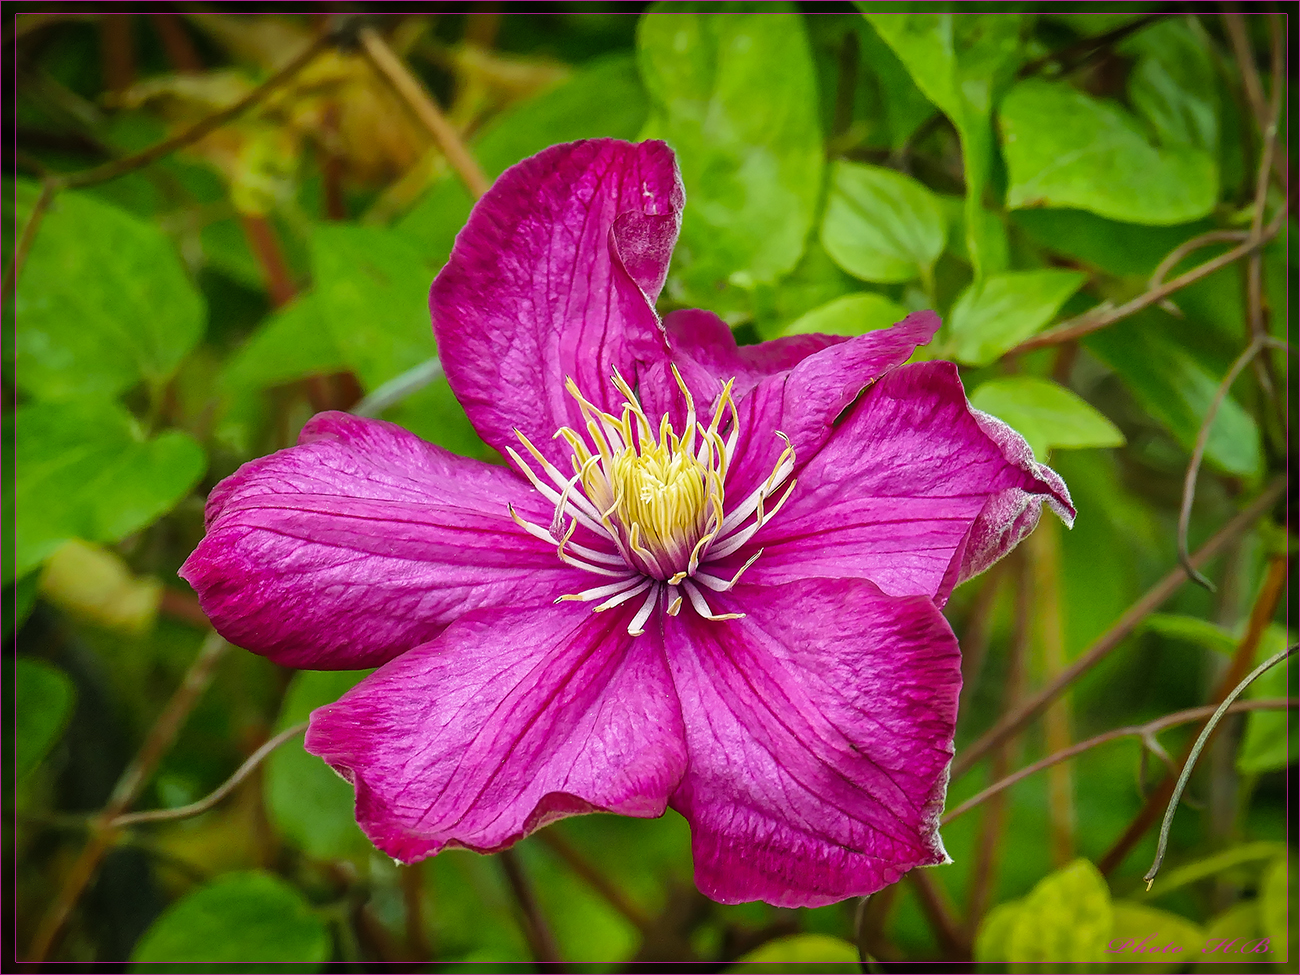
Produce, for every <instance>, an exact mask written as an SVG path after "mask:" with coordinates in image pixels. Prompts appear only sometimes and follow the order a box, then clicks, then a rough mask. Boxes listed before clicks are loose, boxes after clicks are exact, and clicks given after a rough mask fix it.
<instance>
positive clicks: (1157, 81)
mask: <svg viewBox="0 0 1300 975" xmlns="http://www.w3.org/2000/svg"><path fill="white" fill-rule="evenodd" d="M1192 24H1193V22H1192V21H1191V20H1190V18H1189V19H1186V20H1183V19H1176V18H1172V17H1171V18H1167V19H1164V20H1161V21H1158V22H1157V23H1154V24H1152V25H1151V26H1149V27H1147V28H1146V29H1145V30H1142V31H1140V32H1139V33H1137V34H1136V35H1134V36H1133V37H1131V38H1127V39H1126V40H1125V42H1124V43H1123V44H1121V46H1120V50H1121V51H1122V53H1125V54H1136V55H1138V59H1137V63H1136V64H1134V65H1133V70H1132V72H1131V73H1130V74H1129V77H1128V97H1129V102H1130V103H1131V104H1132V105H1133V108H1134V109H1135V110H1136V111H1137V114H1138V116H1139V117H1141V118H1142V119H1144V120H1145V121H1146V122H1147V123H1148V124H1149V125H1150V126H1151V128H1152V130H1153V131H1154V132H1155V136H1156V141H1157V142H1158V143H1159V144H1160V145H1162V146H1186V147H1188V148H1192V149H1201V150H1204V151H1205V152H1207V153H1209V154H1210V155H1211V156H1213V157H1216V158H1217V157H1218V153H1219V88H1218V84H1217V82H1216V78H1215V69H1214V61H1213V59H1212V58H1211V55H1210V51H1209V48H1208V47H1207V45H1206V43H1205V37H1204V34H1203V33H1202V32H1199V31H1197V30H1195V29H1194V28H1193V26H1192Z"/></svg>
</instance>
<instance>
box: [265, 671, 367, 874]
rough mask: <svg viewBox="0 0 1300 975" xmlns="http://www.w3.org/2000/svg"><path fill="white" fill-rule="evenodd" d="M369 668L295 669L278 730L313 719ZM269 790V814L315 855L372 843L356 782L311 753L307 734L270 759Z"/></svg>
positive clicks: (352, 853) (350, 851) (343, 854)
mask: <svg viewBox="0 0 1300 975" xmlns="http://www.w3.org/2000/svg"><path fill="white" fill-rule="evenodd" d="M369 673H370V671H368V670H367V671H313V670H304V671H300V672H299V673H297V674H295V675H294V677H293V680H292V681H291V682H290V683H289V689H288V690H287V691H286V693H285V696H284V704H283V705H282V706H281V708H280V717H279V718H278V719H277V721H276V726H275V727H276V731H277V732H280V731H283V730H284V729H285V728H288V727H290V726H291V725H294V724H297V723H298V722H299V721H305V720H307V717H308V715H310V714H311V712H312V711H314V710H315V709H316V708H318V707H321V706H323V705H326V704H331V703H333V702H334V701H337V700H338V699H339V698H340V697H342V696H343V695H344V694H345V693H346V692H347V691H348V690H350V689H351V688H352V686H353V685H354V684H356V683H357V682H358V681H359V680H361V679H362V678H363V677H365V676H366V675H367V674H369ZM265 796H266V811H267V816H268V817H269V818H270V820H271V822H272V823H274V824H275V827H276V829H277V830H279V832H280V833H281V835H283V836H284V837H285V838H286V839H288V840H289V841H290V842H292V843H294V844H296V845H297V846H298V847H300V848H301V849H302V850H303V851H304V852H306V853H309V854H311V855H312V856H314V857H319V858H321V859H326V860H334V859H346V858H349V857H356V856H361V855H364V854H365V853H366V852H367V851H369V850H370V849H372V847H371V845H370V841H369V840H368V839H366V837H365V834H364V833H362V832H361V829H360V827H358V826H357V820H356V815H355V814H354V812H353V809H354V807H355V805H356V798H355V796H354V794H353V791H352V786H350V785H349V784H348V783H347V782H345V781H344V780H343V779H342V778H340V777H339V776H338V774H337V773H335V771H334V770H333V769H331V768H330V767H329V766H328V765H326V764H325V763H324V762H322V761H321V760H320V759H319V758H317V757H316V756H315V755H310V754H308V753H307V752H306V751H305V750H304V749H303V746H302V739H301V738H296V739H294V740H293V741H291V742H288V743H286V744H285V745H283V746H281V747H280V748H279V749H278V750H277V751H276V752H275V753H274V754H272V755H271V757H270V758H269V759H267V764H266V792H265Z"/></svg>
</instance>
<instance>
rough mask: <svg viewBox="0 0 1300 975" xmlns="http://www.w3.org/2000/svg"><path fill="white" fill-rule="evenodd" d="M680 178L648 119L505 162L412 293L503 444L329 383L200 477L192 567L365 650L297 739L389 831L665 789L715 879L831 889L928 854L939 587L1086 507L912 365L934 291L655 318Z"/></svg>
mask: <svg viewBox="0 0 1300 975" xmlns="http://www.w3.org/2000/svg"><path fill="white" fill-rule="evenodd" d="M682 205H683V193H682V187H681V180H680V178H679V176H678V173H677V167H676V163H675V160H674V157H673V154H672V152H671V151H670V150H669V149H668V148H667V147H666V146H665V145H663V144H662V143H659V142H646V143H641V144H639V145H632V144H628V143H624V142H618V141H613V140H595V141H588V142H578V143H573V144H571V145H562V146H555V147H552V148H551V149H548V150H546V151H545V152H542V153H541V154H539V155H537V156H535V157H533V158H531V159H528V160H525V161H524V162H522V163H520V164H519V165H517V166H515V167H514V168H513V169H511V170H510V171H509V172H507V173H506V174H505V175H503V176H502V177H501V178H500V179H499V180H498V181H497V183H496V185H495V186H494V187H493V188H492V190H491V192H489V193H488V194H487V196H485V197H484V198H483V199H482V200H481V201H480V202H479V203H478V205H477V207H476V208H475V210H474V213H473V215H472V216H471V217H470V220H469V223H468V224H467V225H466V226H465V229H464V230H463V231H462V232H461V234H460V236H459V238H458V239H457V242H456V247H455V250H454V251H453V253H452V256H451V259H450V260H449V261H448V263H447V265H446V267H445V268H443V270H442V272H441V273H440V274H439V275H438V277H437V280H436V281H434V284H433V289H432V293H431V296H430V307H431V309H432V314H433V327H434V332H435V334H436V337H437V340H438V348H439V353H440V355H441V358H442V363H443V366H444V368H445V370H446V374H447V379H448V382H449V383H450V384H451V387H452V389H453V390H454V391H455V393H456V395H457V397H458V398H459V400H460V402H461V403H462V404H463V406H464V407H465V410H466V412H467V413H468V415H469V418H470V420H471V421H472V422H473V423H474V426H475V428H476V429H477V430H478V432H479V433H480V434H481V435H482V437H483V439H484V440H485V441H486V442H487V443H488V444H490V445H491V446H493V447H495V448H496V449H497V450H499V451H501V452H502V453H503V454H505V455H506V456H507V457H509V459H510V461H511V465H512V466H511V467H508V468H507V467H501V466H493V465H489V464H485V463H480V462H477V461H473V460H467V459H465V458H462V457H457V456H454V455H452V454H449V453H447V452H446V451H444V450H442V449H440V448H438V447H436V446H433V445H431V444H428V443H425V442H423V441H421V440H419V439H418V438H416V437H414V436H412V435H411V434H409V433H407V432H405V431H404V430H402V429H401V428H399V427H396V426H393V425H392V424H388V423H383V422H380V421H376V420H365V419H358V418H356V417H351V416H347V415H344V414H339V413H325V414H321V415H319V416H317V417H316V418H315V419H313V420H312V421H311V422H310V423H309V424H308V425H307V427H306V428H305V429H304V430H303V433H302V437H301V440H300V442H299V445H298V446H296V447H293V448H290V449H288V450H283V451H280V452H279V453H276V454H273V455H271V456H269V457H265V458H262V459H260V460H257V461H254V462H252V463H250V464H246V465H245V466H244V467H243V468H241V469H240V470H239V471H238V472H237V473H236V474H234V475H233V476H231V477H229V478H227V479H226V480H225V481H223V482H222V483H221V484H220V485H218V486H217V488H216V489H215V490H214V491H213V493H212V496H211V498H210V499H209V502H208V515H207V522H208V532H207V536H206V537H205V538H204V540H203V542H202V544H200V546H199V547H198V549H197V550H196V551H195V552H194V554H193V555H192V556H191V557H190V559H189V560H188V561H187V562H186V564H185V567H184V569H183V571H182V575H183V576H184V577H185V578H186V579H187V580H188V581H189V582H190V583H191V584H192V585H193V586H194V588H195V589H196V590H197V591H198V593H199V597H200V600H201V602H202V605H203V608H204V610H205V611H206V612H207V613H208V615H209V616H210V617H211V618H212V620H213V623H214V625H215V626H216V627H217V629H218V630H219V631H220V632H221V633H222V634H223V635H224V636H225V637H227V638H228V639H229V640H231V641H232V642H234V643H237V644H239V645H241V646H244V647H247V648H248V649H250V650H253V651H255V652H258V653H261V654H264V655H266V656H268V657H270V658H271V659H272V660H275V661H277V662H279V663H282V664H286V665H289V666H294V667H306V668H316V669H334V668H363V667H375V666H378V667H379V669H378V670H377V671H376V672H375V673H374V674H372V675H370V676H369V677H367V678H366V679H364V680H363V681H361V682H360V683H359V684H358V685H357V686H356V687H355V688H353V689H352V690H351V691H349V692H348V693H347V694H346V695H344V696H343V698H342V699H341V700H340V701H338V702H337V703H335V704H331V705H328V706H326V707H323V708H320V709H319V710H317V711H316V712H315V713H314V714H313V715H312V718H311V727H310V730H309V731H308V733H307V739H306V747H307V749H308V750H309V751H311V752H313V753H314V754H316V755H319V756H321V757H322V758H323V759H324V760H325V761H326V762H328V763H329V764H330V765H331V766H333V767H334V768H335V769H336V770H337V771H338V772H339V773H340V774H342V775H343V776H345V777H346V778H347V779H348V780H349V781H350V782H351V783H352V784H353V785H354V786H355V788H356V797H357V806H356V812H357V819H358V821H359V822H360V824H361V826H362V827H363V828H364V829H365V831H366V833H367V835H369V836H370V838H371V839H372V840H373V841H374V843H375V845H376V846H378V847H379V848H380V849H381V850H383V851H385V852H386V853H388V854H390V855H391V856H393V857H396V858H397V859H399V860H403V861H411V860H416V859H419V858H421V857H425V856H428V855H430V854H434V853H437V852H438V851H439V850H442V849H444V848H446V847H448V846H461V847H468V848H470V849H473V850H479V851H483V852H491V851H495V850H501V849H504V848H505V847H508V846H509V845H511V844H512V843H514V842H516V841H517V840H519V839H520V838H521V837H523V836H526V835H527V834H528V833H530V832H532V831H533V830H536V829H539V828H541V827H542V826H545V825H546V824H548V823H550V822H553V821H554V820H557V819H560V818H562V817H564V816H570V815H574V814H577V813H586V812H595V811H607V812H615V813H620V814H623V815H627V816H642V817H653V816H659V815H661V814H663V812H664V811H665V809H666V808H667V807H669V806H671V807H672V808H674V809H676V810H677V811H678V812H680V813H681V814H682V815H683V816H684V817H685V818H686V819H687V820H688V821H689V823H690V826H691V831H692V849H693V854H694V859H695V870H696V883H697V884H698V886H699V887H700V889H701V890H702V891H703V892H704V893H706V894H707V895H709V896H710V897H712V898H714V899H716V900H719V901H723V902H726V903H735V902H739V901H746V900H754V899H761V900H765V901H767V902H769V903H771V904H776V905H781V906H786V907H796V906H815V905H820V904H826V903H830V902H833V901H837V900H841V899H843V898H845V897H849V896H851V895H860V894H867V893H871V892H872V891H875V890H878V889H879V888H881V887H883V886H885V885H886V884H889V883H892V882H894V881H895V880H897V879H898V878H899V877H900V876H901V875H902V874H904V873H905V872H907V871H908V870H910V869H912V868H913V867H915V866H918V865H927V864H935V863H940V862H943V861H944V860H945V858H946V855H945V853H944V850H943V846H942V843H941V842H940V839H939V834H938V827H937V824H938V818H939V813H940V811H941V809H942V807H943V802H944V794H945V790H946V786H947V778H948V765H949V762H950V760H951V758H952V753H953V747H952V739H953V729H954V725H955V721H956V712H957V694H958V689H959V686H960V674H959V666H958V665H959V651H958V648H957V641H956V639H955V638H954V636H953V634H952V631H951V630H950V628H949V627H948V624H947V622H946V621H945V620H944V618H943V616H942V614H941V613H940V607H941V606H943V604H944V603H945V601H946V600H947V599H948V596H949V594H950V593H951V592H952V589H953V587H954V586H955V585H957V584H958V583H959V582H961V581H963V580H964V579H967V578H969V577H971V576H973V575H975V574H976V573H979V572H981V571H983V570H984V569H986V568H987V567H988V566H990V565H991V564H992V563H993V562H994V561H996V560H997V559H999V558H1000V557H1002V556H1003V555H1005V554H1006V553H1007V552H1008V551H1009V550H1010V549H1011V548H1012V547H1013V546H1014V545H1015V544H1017V543H1018V542H1019V541H1020V540H1021V539H1022V538H1023V537H1024V536H1025V535H1026V534H1027V533H1028V532H1029V531H1030V530H1031V529H1032V528H1033V526H1034V524H1035V523H1036V522H1037V519H1038V516H1039V513H1040V510H1041V507H1042V504H1043V502H1044V501H1046V502H1047V503H1048V504H1049V505H1050V506H1051V507H1052V508H1053V509H1054V510H1055V511H1056V512H1057V513H1058V514H1059V515H1060V516H1061V517H1062V518H1064V519H1065V520H1066V521H1070V520H1071V519H1072V518H1073V515H1074V510H1073V508H1072V507H1071V505H1070V499H1069V494H1068V493H1067V491H1066V488H1065V485H1064V484H1063V483H1062V482H1061V479H1060V478H1059V477H1057V476H1056V475H1055V474H1054V473H1053V472H1052V471H1050V470H1048V469H1047V468H1045V467H1043V466H1042V465H1039V464H1037V463H1035V462H1034V459H1033V455H1032V452H1031V451H1030V449H1029V447H1028V446H1027V445H1026V443H1025V441H1024V440H1023V439H1022V438H1021V437H1020V436H1019V435H1017V434H1016V433H1015V432H1013V431H1012V430H1011V429H1010V428H1008V427H1007V426H1006V425H1005V424H1003V423H1001V422H999V421H998V420H996V419H993V418H992V417H989V416H986V415H984V414H982V413H979V412H978V411H975V410H973V409H972V408H971V407H970V405H969V404H968V403H967V401H966V397H965V394H964V393H963V391H962V386H961V383H960V381H959V379H958V377H957V370H956V368H955V367H954V366H952V365H951V364H949V363H946V362H927V363H921V364H914V365H905V363H906V360H907V359H908V357H909V356H910V355H911V353H912V351H913V350H914V348H915V347H916V346H917V345H918V344H923V343H925V342H927V341H929V339H930V338H931V336H932V335H933V334H934V331H935V329H936V328H937V327H938V324H939V322H938V319H937V318H936V316H935V315H934V314H933V313H930V312H919V313H917V314H913V315H910V316H908V318H907V319H905V320H904V321H903V322H901V323H899V324H898V325H895V326H894V327H892V328H890V329H886V330H883V331H878V332H873V333H871V334H868V335H864V336H861V337H857V338H851V339H844V338H839V337H832V336H799V337H797V338H789V339H781V340H778V341H775V342H767V343H764V344H762V345H758V346H751V347H743V348H738V347H737V345H736V343H735V341H734V339H733V337H732V334H731V331H730V330H729V329H728V327H727V326H726V325H725V324H724V323H723V322H722V321H720V320H719V319H718V318H717V317H715V316H714V315H712V314H710V313H708V312H703V311H681V312H674V313H672V314H670V315H668V316H667V317H666V318H665V319H664V320H662V321H661V320H660V319H659V317H658V316H657V315H656V314H655V311H654V302H655V300H656V298H657V297H658V295H659V292H660V289H661V288H662V286H663V283H664V278H665V276H666V274H667V269H668V262H669V256H670V254H671V252H672V248H673V244H674V242H675V240H676V236H677V231H678V228H679V225H680V219H681V210H682Z"/></svg>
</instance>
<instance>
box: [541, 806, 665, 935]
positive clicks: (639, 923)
mask: <svg viewBox="0 0 1300 975" xmlns="http://www.w3.org/2000/svg"><path fill="white" fill-rule="evenodd" d="M537 839H538V840H539V841H540V842H541V843H543V844H545V845H546V846H548V847H550V848H551V851H552V852H553V853H555V854H556V855H557V856H558V857H559V858H560V859H561V860H563V861H564V862H565V863H566V864H567V865H568V867H569V869H570V870H572V871H573V872H574V873H576V874H577V875H578V876H579V877H581V878H582V879H583V880H585V881H586V882H587V885H588V886H589V887H591V889H592V890H594V891H595V892H596V893H598V894H600V896H601V897H603V898H605V900H606V901H607V902H608V903H609V906H610V907H612V908H614V910H616V911H618V912H619V913H620V914H622V915H623V916H624V917H625V918H627V919H628V920H629V921H631V922H632V923H633V924H634V925H636V927H637V930H639V931H640V932H641V933H642V934H649V933H650V930H651V928H652V927H653V926H654V919H653V918H651V917H650V915H649V914H647V913H646V912H645V911H644V910H642V909H641V908H640V907H638V906H637V905H636V904H635V903H633V902H632V901H631V900H629V899H628V897H627V895H626V894H624V893H623V892H622V891H621V890H619V889H618V888H617V887H616V886H614V884H612V883H610V882H609V879H608V878H606V877H605V875H604V874H602V873H601V872H600V871H599V870H597V869H596V868H595V867H594V866H593V865H592V864H591V862H590V861H589V860H588V859H587V858H586V857H584V856H583V855H582V854H581V853H579V852H578V851H577V850H576V849H575V848H574V847H573V846H572V845H571V844H570V843H569V841H568V840H566V839H565V838H564V837H563V836H561V835H560V834H559V833H558V832H556V830H555V829H554V828H552V829H547V830H542V831H541V832H540V833H538V834H537Z"/></svg>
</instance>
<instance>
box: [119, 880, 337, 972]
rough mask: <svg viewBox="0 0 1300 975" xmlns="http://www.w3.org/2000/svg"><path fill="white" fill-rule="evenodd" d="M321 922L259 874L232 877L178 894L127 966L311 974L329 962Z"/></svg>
mask: <svg viewBox="0 0 1300 975" xmlns="http://www.w3.org/2000/svg"><path fill="white" fill-rule="evenodd" d="M329 955H330V938H329V933H328V931H327V930H326V928H325V922H324V921H322V920H321V919H320V917H319V916H317V915H316V914H315V913H314V912H313V911H312V909H311V906H310V905H309V904H308V903H307V901H306V900H305V899H304V898H303V896H302V894H300V893H299V892H298V891H297V889H296V888H294V887H290V886H289V885H288V884H286V883H285V882H284V881H283V880H281V879H280V878H279V877H276V876H274V875H272V874H269V873H263V872H261V871H250V872H248V873H232V874H227V875H225V876H223V877H219V878H218V879H216V880H214V881H212V882H211V883H209V884H206V885H204V886H202V887H200V888H198V889H197V890H194V891H192V892H191V893H189V894H186V895H185V896H184V897H182V898H181V899H180V900H179V901H177V902H176V903H175V904H172V905H171V907H169V908H168V909H167V910H166V911H164V912H163V914H162V916H161V917H159V918H158V920H157V921H155V922H154V923H153V926H152V927H150V928H149V930H148V931H146V932H145V933H144V935H143V936H142V937H141V938H140V941H139V942H138V943H137V944H136V947H135V951H134V952H132V954H131V963H132V966H133V967H134V968H135V969H136V970H137V971H138V970H140V966H142V965H192V966H195V970H198V971H218V970H220V969H221V968H222V967H223V966H226V965H240V964H244V965H274V964H282V965H292V966H293V970H294V971H313V972H314V971H318V970H319V969H320V967H321V966H322V965H323V964H324V963H325V962H326V961H327V960H328V959H329Z"/></svg>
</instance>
